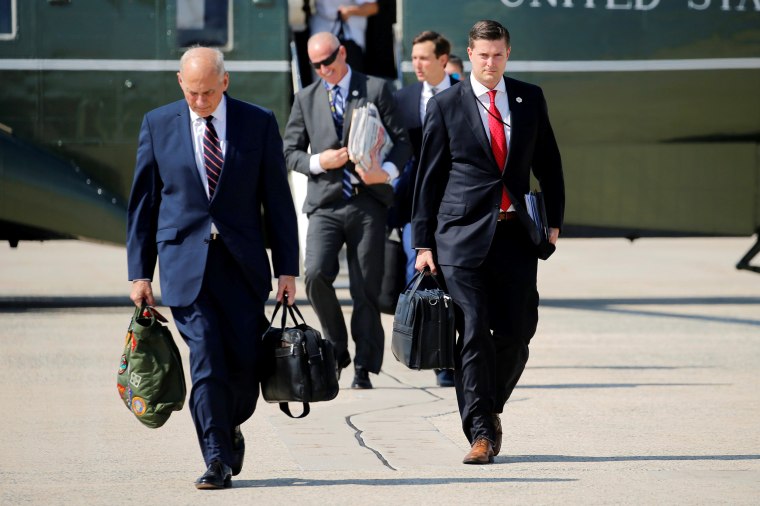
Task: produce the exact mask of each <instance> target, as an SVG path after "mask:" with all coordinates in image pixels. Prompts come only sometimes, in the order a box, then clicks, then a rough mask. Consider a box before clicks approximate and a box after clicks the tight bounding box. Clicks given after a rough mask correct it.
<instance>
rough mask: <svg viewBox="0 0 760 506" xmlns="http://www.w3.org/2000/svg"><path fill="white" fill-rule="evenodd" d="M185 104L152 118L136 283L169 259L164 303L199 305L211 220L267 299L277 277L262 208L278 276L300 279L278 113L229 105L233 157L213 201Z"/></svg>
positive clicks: (138, 203) (130, 243)
mask: <svg viewBox="0 0 760 506" xmlns="http://www.w3.org/2000/svg"><path fill="white" fill-rule="evenodd" d="M189 114H190V111H189V109H188V105H187V103H186V102H185V101H184V100H180V101H178V102H174V103H172V104H169V105H166V106H163V107H160V108H158V109H155V110H153V111H151V112H149V113H148V114H146V115H145V118H144V119H143V123H142V127H141V129H140V137H139V144H138V148H137V163H136V166H135V176H134V182H133V185H132V193H131V195H130V198H129V204H128V217H127V256H128V262H129V279H140V278H147V279H152V278H153V271H154V268H155V265H156V257H157V256H158V259H159V261H160V265H161V269H160V275H161V295H162V299H163V303H164V304H166V305H168V306H187V305H189V304H191V303H192V302H193V301H194V300H195V298H196V297H197V295H198V293H199V291H200V288H201V282H202V280H203V273H204V270H205V266H206V257H207V253H208V247H209V246H208V237H209V232H210V229H211V221H212V220H213V222H214V223H215V224H216V227H217V228H218V229H219V233H220V234H221V236H222V238H223V240H224V244H225V245H226V246H227V248H228V249H229V251H230V253H231V254H232V255H233V256H234V257H235V259H236V260H237V262H238V263H239V264H240V267H241V268H242V270H243V272H244V273H245V276H246V280H247V282H248V283H249V284H250V286H251V287H252V289H253V290H254V292H255V293H256V294H257V295H258V296H259V297H260V298H261V299H262V300H265V299H266V298H267V297H268V293H269V291H270V290H271V277H272V275H271V270H270V267H269V259H268V257H267V252H266V250H265V247H264V244H265V240H264V236H263V234H262V226H263V225H264V224H263V223H262V207H263V209H264V218H265V219H264V221H265V222H266V228H267V230H268V232H269V234H268V237H267V239H268V240H269V245H270V246H271V248H272V261H273V264H274V274H275V276H279V275H293V276H295V275H297V274H298V271H299V269H298V232H297V225H296V215H295V209H294V206H293V200H292V197H291V194H290V188H289V186H288V180H287V172H286V170H285V163H284V159H283V156H282V140H281V138H280V135H279V131H278V127H277V121H276V119H275V117H274V114H273V113H272V112H271V111H269V110H266V109H263V108H261V107H258V106H255V105H252V104H248V103H246V102H241V101H239V100H235V99H233V98H230V97H227V149H226V153H225V158H224V165H223V167H222V173H221V175H220V178H219V184H218V186H217V189H216V192H215V193H214V197H213V198H212V199H211V201H210V202H209V199H208V197H207V196H206V193H205V191H204V187H203V182H202V180H201V178H200V174H199V172H198V169H197V166H196V163H195V155H194V152H193V141H192V134H191V131H190V119H189Z"/></svg>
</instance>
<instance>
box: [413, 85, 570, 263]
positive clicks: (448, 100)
mask: <svg viewBox="0 0 760 506" xmlns="http://www.w3.org/2000/svg"><path fill="white" fill-rule="evenodd" d="M505 83H506V89H507V96H508V98H509V108H510V110H511V114H512V115H511V128H512V130H511V136H510V142H509V153H508V156H507V163H506V169H505V170H504V173H503V175H502V174H501V173H500V170H499V167H498V166H497V165H496V161H495V159H494V157H493V153H492V151H491V146H490V143H489V141H488V136H487V134H486V131H485V128H484V127H483V122H482V121H481V119H480V112H479V110H478V108H479V107H481V106H480V105H478V104H477V103H476V102H477V98H476V97H475V95H474V93H473V91H472V85H471V84H470V80H469V78H467V79H465V80H464V81H462V83H460V84H459V85H457V86H454V87H452V88H449V89H448V90H446V91H443V92H441V93H439V94H437V95H436V96H435V97H433V98H432V99H431V100H430V102H428V106H427V114H426V116H425V126H424V132H423V139H422V152H421V155H420V169H419V170H420V171H419V174H418V176H417V180H416V185H415V192H414V204H413V216H412V227H413V245H414V247H416V248H431V249H434V250H435V251H436V253H437V257H438V262H439V263H440V264H442V265H454V266H460V267H470V268H473V267H477V266H479V265H480V264H481V263H482V262H483V260H484V259H485V257H486V254H487V253H488V250H489V247H490V245H491V240H492V238H493V235H494V231H495V230H496V220H497V217H498V213H499V204H500V201H501V192H502V185H503V184H506V186H507V188H509V190H510V191H511V192H512V194H513V195H514V196H515V198H520V199H522V198H524V195H525V194H526V193H528V192H529V191H530V172H531V170H532V171H533V174H534V175H535V176H536V178H537V179H538V181H539V183H540V184H541V189H542V191H543V192H544V195H545V199H546V212H547V219H548V222H549V226H550V227H556V228H560V227H561V226H562V219H563V215H564V205H565V191H564V182H563V176H562V162H561V159H560V154H559V149H558V148H557V142H556V140H555V138H554V133H553V131H552V127H551V124H550V123H549V115H548V111H547V108H546V101H545V100H544V95H543V92H542V91H541V88H539V87H538V86H534V85H532V84H528V83H524V82H521V81H517V80H515V79H511V78H507V77H505ZM523 204H524V201H523Z"/></svg>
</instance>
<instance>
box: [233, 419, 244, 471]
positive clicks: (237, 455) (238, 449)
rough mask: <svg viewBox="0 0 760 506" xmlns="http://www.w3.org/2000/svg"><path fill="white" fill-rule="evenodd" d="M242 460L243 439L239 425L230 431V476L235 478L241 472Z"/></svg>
mask: <svg viewBox="0 0 760 506" xmlns="http://www.w3.org/2000/svg"><path fill="white" fill-rule="evenodd" d="M243 458H245V438H244V437H243V432H242V431H241V430H240V425H238V426H236V427H235V428H234V429H232V465H231V466H230V468H232V476H237V475H238V474H240V471H242V470H243Z"/></svg>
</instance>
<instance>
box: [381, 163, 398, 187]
mask: <svg viewBox="0 0 760 506" xmlns="http://www.w3.org/2000/svg"><path fill="white" fill-rule="evenodd" d="M381 168H382V169H383V170H384V171H385V172H386V173H387V174H388V176H389V177H390V178H391V179H390V181H388V182H389V183H391V182H393V180H395V179H396V178H397V177H398V168H397V167H396V164H394V163H393V162H383V165H382V166H381Z"/></svg>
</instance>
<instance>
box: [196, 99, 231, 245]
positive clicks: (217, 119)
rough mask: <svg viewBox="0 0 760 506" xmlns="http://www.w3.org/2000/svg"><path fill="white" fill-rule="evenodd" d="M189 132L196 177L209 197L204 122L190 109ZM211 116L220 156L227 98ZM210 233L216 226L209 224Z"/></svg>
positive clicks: (225, 130)
mask: <svg viewBox="0 0 760 506" xmlns="http://www.w3.org/2000/svg"><path fill="white" fill-rule="evenodd" d="M188 109H189V110H190V131H191V132H192V134H193V152H194V153H195V165H196V168H197V169H198V175H200V178H201V181H202V182H203V188H204V189H205V190H206V196H207V197H208V196H209V192H208V178H207V177H206V166H205V164H204V163H203V134H204V132H205V131H206V120H205V119H203V117H201V116H198V115H197V114H196V113H195V112H194V111H193V110H192V109H190V108H189V107H188ZM211 115H212V116H213V117H214V118H213V119H212V120H211V124H212V125H214V129H215V130H216V135H217V137H219V145H220V147H221V148H222V155H223V156H224V155H225V154H226V153H227V97H225V96H222V101H221V102H219V105H218V106H217V108H216V110H214V112H213V113H211ZM211 233H212V234H218V233H219V230H217V228H216V225H214V223H213V222H212V223H211Z"/></svg>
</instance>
